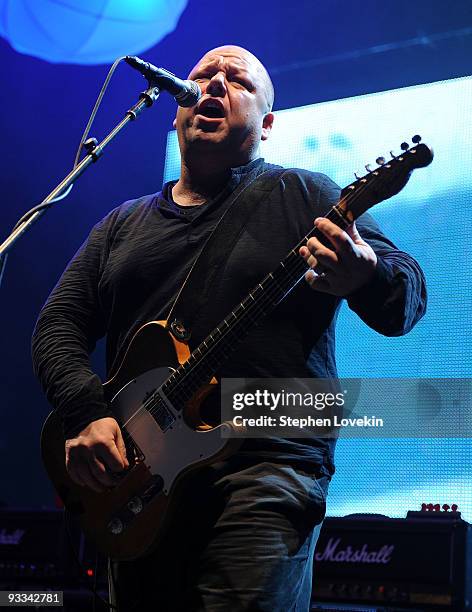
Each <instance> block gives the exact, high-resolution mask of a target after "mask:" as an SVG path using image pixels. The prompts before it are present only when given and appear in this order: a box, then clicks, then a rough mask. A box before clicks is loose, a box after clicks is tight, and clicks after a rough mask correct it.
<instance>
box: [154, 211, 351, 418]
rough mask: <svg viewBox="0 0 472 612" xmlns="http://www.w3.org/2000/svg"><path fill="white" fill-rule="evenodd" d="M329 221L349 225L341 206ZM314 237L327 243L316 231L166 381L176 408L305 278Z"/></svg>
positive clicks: (164, 389) (165, 387) (166, 390)
mask: <svg viewBox="0 0 472 612" xmlns="http://www.w3.org/2000/svg"><path fill="white" fill-rule="evenodd" d="M326 218H327V219H329V220H330V221H332V222H333V223H335V224H336V225H338V226H339V227H342V228H343V229H344V228H345V227H346V226H347V225H348V223H347V222H346V220H345V219H344V217H343V215H342V214H341V212H340V210H339V208H338V206H334V207H333V208H332V209H331V210H330V212H329V213H328V214H327V215H326ZM313 236H315V237H317V238H318V239H321V240H325V237H324V235H323V234H322V233H321V232H320V231H319V230H318V229H317V228H315V227H313V229H312V230H311V231H310V232H309V233H308V234H307V235H306V236H304V237H303V238H302V239H301V240H300V242H299V243H298V244H297V245H296V246H295V247H294V248H293V249H292V250H291V251H290V252H289V253H288V255H287V256H286V257H285V259H283V260H282V261H281V262H280V263H279V264H278V266H277V267H276V268H275V270H273V271H272V272H270V273H269V274H268V275H267V276H266V277H265V278H264V279H263V280H262V281H261V282H260V283H259V284H258V285H257V286H256V287H254V289H253V290H252V291H251V292H250V293H249V294H248V295H247V297H246V298H245V299H244V300H243V301H242V302H240V303H239V304H238V305H237V306H236V307H235V308H234V309H233V310H232V311H231V312H230V313H229V315H228V316H227V317H226V318H225V319H224V320H223V321H222V322H221V323H220V324H219V325H218V326H217V327H216V328H215V329H214V330H213V331H212V332H211V333H210V334H209V335H208V336H207V337H206V338H205V340H203V342H201V344H200V345H199V346H198V347H197V348H196V349H195V350H194V351H193V352H192V354H191V355H190V357H189V358H188V360H187V361H186V362H185V363H183V364H182V365H181V366H180V367H179V368H177V369H176V370H175V371H174V372H173V374H172V375H171V376H170V377H169V378H168V379H167V380H166V382H165V383H164V385H163V387H162V391H163V392H164V393H165V395H166V396H167V397H168V398H169V400H170V401H171V403H172V404H173V405H174V406H175V407H176V408H182V407H183V405H184V404H185V402H186V401H187V400H189V399H190V398H191V397H192V396H193V394H194V393H195V392H196V391H197V390H198V389H199V388H200V387H201V386H202V385H203V384H205V383H207V382H209V381H210V380H211V378H212V377H213V376H214V374H215V372H217V371H218V370H219V368H220V367H221V366H222V365H223V364H224V363H225V361H226V360H227V359H228V358H229V357H230V356H231V354H232V353H233V352H234V350H235V349H236V348H237V346H238V345H239V343H240V342H241V341H242V340H243V339H244V338H245V337H246V336H247V334H248V333H249V332H250V330H251V329H252V328H253V327H255V326H256V325H257V324H258V323H259V322H260V321H261V320H262V319H263V318H264V317H266V316H267V315H268V314H269V313H270V312H272V310H273V309H274V308H275V307H276V306H277V305H278V304H279V303H280V302H281V301H282V300H283V299H284V298H285V297H286V296H287V295H288V294H289V293H290V292H291V291H292V289H293V288H294V287H295V286H296V285H297V283H298V282H299V281H300V280H301V279H302V278H303V277H304V275H305V273H306V272H307V270H308V266H307V264H306V262H305V260H304V259H303V258H302V257H301V256H300V254H299V249H300V247H301V246H303V245H305V244H306V242H307V240H308V239H309V238H311V237H313Z"/></svg>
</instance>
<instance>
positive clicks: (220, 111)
mask: <svg viewBox="0 0 472 612" xmlns="http://www.w3.org/2000/svg"><path fill="white" fill-rule="evenodd" d="M197 114H198V115H203V116H204V117H207V118H208V119H222V118H223V117H224V116H225V111H224V108H223V105H222V104H221V102H219V101H214V100H210V99H206V100H204V101H203V102H202V103H201V104H200V106H199V107H198V109H197Z"/></svg>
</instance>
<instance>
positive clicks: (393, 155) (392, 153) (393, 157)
mask: <svg viewBox="0 0 472 612" xmlns="http://www.w3.org/2000/svg"><path fill="white" fill-rule="evenodd" d="M390 155H391V156H392V159H395V157H396V155H395V153H394V152H393V151H390Z"/></svg>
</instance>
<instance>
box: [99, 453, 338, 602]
mask: <svg viewBox="0 0 472 612" xmlns="http://www.w3.org/2000/svg"><path fill="white" fill-rule="evenodd" d="M328 482H329V478H328V477H326V476H319V477H317V476H316V475H314V474H313V475H312V474H308V473H306V472H303V471H300V470H299V469H295V468H293V467H290V466H289V465H285V464H277V463H269V462H263V463H257V464H252V465H249V466H248V465H247V464H246V465H244V464H242V463H241V462H239V461H238V459H237V458H236V457H235V458H233V460H228V461H225V462H221V463H218V464H214V465H212V466H210V467H207V468H205V469H204V470H202V472H199V474H198V475H196V476H193V477H192V480H191V482H189V485H188V488H186V493H185V499H183V500H182V501H181V502H180V504H179V507H178V509H177V510H176V511H175V513H174V515H173V517H172V524H171V526H170V527H169V529H168V531H167V534H166V537H165V538H164V540H162V541H161V543H160V545H159V546H158V548H157V549H156V550H155V551H154V552H153V553H152V554H151V555H149V556H146V557H142V558H140V559H138V560H136V561H129V562H113V563H112V572H111V575H112V584H113V589H112V591H113V597H112V601H113V602H114V603H115V605H117V607H118V610H119V611H120V612H131V611H135V610H136V611H141V610H146V612H148V611H149V612H151V611H152V612H154V611H155V612H177V611H184V610H185V612H203V611H205V612H208V611H210V612H243V611H244V612H256V611H265V612H307V611H308V610H309V606H310V597H311V584H312V571H313V553H314V548H315V544H316V541H317V539H318V536H319V532H320V528H321V523H322V520H323V518H324V515H325V509H326V503H325V502H326V493H327V488H328Z"/></svg>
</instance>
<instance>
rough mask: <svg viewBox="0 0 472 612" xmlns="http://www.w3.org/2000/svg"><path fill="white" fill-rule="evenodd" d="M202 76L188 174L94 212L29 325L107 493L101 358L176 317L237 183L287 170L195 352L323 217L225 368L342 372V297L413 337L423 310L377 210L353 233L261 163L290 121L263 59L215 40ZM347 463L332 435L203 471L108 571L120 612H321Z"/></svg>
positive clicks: (84, 481)
mask: <svg viewBox="0 0 472 612" xmlns="http://www.w3.org/2000/svg"><path fill="white" fill-rule="evenodd" d="M189 79H191V80H193V81H195V82H196V83H197V84H198V85H199V87H200V88H201V91H202V97H201V98H200V100H199V101H198V102H197V103H196V104H195V105H194V106H190V107H186V108H184V107H179V108H178V109H177V114H176V117H175V121H174V127H175V128H176V130H177V132H178V138H179V146H180V153H181V172H180V177H179V179H178V180H177V181H172V182H169V183H167V184H165V185H164V186H163V188H162V191H160V192H159V193H156V194H153V195H147V196H143V197H140V198H138V199H135V200H132V201H128V202H126V203H124V204H122V205H121V206H119V207H118V208H116V209H114V210H112V211H111V212H110V213H109V214H108V215H107V216H106V217H105V218H104V219H103V220H102V221H100V222H98V223H97V225H96V226H95V227H94V228H93V229H92V231H91V233H90V236H89V237H88V239H87V240H86V242H85V243H84V244H83V245H82V247H81V248H80V249H79V251H78V252H77V254H76V255H75V257H74V258H73V259H72V261H71V262H70V264H69V265H68V267H67V269H66V270H65V272H64V273H63V275H62V277H61V278H60V280H59V282H58V284H57V286H56V287H55V288H54V290H53V291H52V293H51V295H50V297H49V299H48V301H47V302H46V305H45V306H44V308H43V309H42V311H41V313H40V315H39V318H38V322H37V325H36V329H35V332H34V336H33V360H34V366H35V370H36V372H37V374H38V376H39V379H40V381H41V383H42V386H43V388H44V390H45V392H46V394H47V396H48V398H49V400H50V402H51V403H52V404H53V406H54V407H55V408H56V410H58V411H59V413H60V414H61V416H62V420H63V424H64V437H65V444H66V455H67V463H66V464H67V469H68V471H69V474H70V475H71V477H72V478H73V479H74V480H75V481H76V482H77V483H79V484H81V485H82V486H84V487H89V488H91V489H94V490H95V491H103V490H104V489H106V488H108V487H113V486H114V485H115V482H116V480H115V479H114V478H113V473H114V472H119V471H120V470H123V469H124V468H125V467H126V466H127V463H128V459H127V457H126V450H125V445H124V443H123V439H122V436H121V431H120V428H119V427H118V424H117V422H116V421H115V420H114V418H113V417H112V413H111V412H110V409H109V407H108V405H107V403H106V401H105V399H104V395H103V390H102V384H101V381H100V379H99V378H98V376H97V375H96V374H95V373H94V372H93V371H92V369H91V365H90V360H89V353H90V352H91V350H92V349H93V347H94V345H95V342H96V341H97V340H98V339H99V338H101V337H103V336H105V335H106V338H107V371H108V374H109V375H110V376H111V375H113V373H114V372H115V371H116V369H117V367H119V364H120V362H121V360H122V358H123V355H124V352H125V350H126V347H127V345H128V343H129V341H130V339H131V337H132V336H133V334H134V333H135V332H136V330H137V329H138V328H139V327H140V326H141V325H142V324H144V323H146V322H148V321H151V320H163V319H166V318H167V317H168V315H169V311H170V309H171V306H172V304H173V302H174V300H175V298H176V295H177V293H178V292H179V289H180V287H181V286H182V283H183V282H184V280H185V278H186V277H187V274H188V273H189V270H190V268H191V266H192V263H193V262H194V260H195V258H196V257H197V256H198V254H199V252H200V250H201V249H202V247H203V245H204V243H205V241H206V240H207V238H208V236H209V235H210V233H211V232H212V231H213V230H214V229H215V226H216V224H217V223H218V221H219V220H220V218H221V217H222V215H223V214H224V213H225V211H226V210H227V208H228V206H229V205H230V203H231V202H232V196H233V195H234V194H235V193H236V192H237V190H238V189H240V196H239V197H240V200H239V201H238V204H242V203H243V202H244V200H243V198H244V197H245V195H244V194H245V193H248V192H249V191H250V189H251V188H252V187H253V186H254V185H255V184H257V182H258V181H260V180H262V178H263V173H264V172H265V171H266V170H271V171H274V170H278V169H279V170H280V172H279V175H278V178H277V180H275V182H274V184H273V185H272V187H271V189H270V192H269V193H268V194H267V195H266V197H263V198H262V197H261V199H260V201H259V202H258V203H256V204H255V207H256V208H255V210H254V211H252V212H251V214H250V215H249V216H248V218H247V219H246V220H244V221H243V220H241V224H242V230H241V232H240V233H239V235H238V239H237V241H236V243H235V245H234V248H233V249H232V251H231V252H230V253H222V254H221V256H222V264H221V269H220V270H218V272H217V274H218V277H217V278H218V283H217V284H216V285H214V286H213V290H212V294H211V299H210V300H208V302H207V304H206V306H205V308H204V309H202V311H201V312H200V313H199V315H198V316H197V318H196V320H195V322H194V325H193V329H192V335H191V337H190V340H189V344H190V347H191V349H192V350H193V349H194V348H195V347H196V346H198V344H199V343H200V342H201V341H202V340H203V339H204V338H205V337H206V336H207V334H208V333H209V332H210V331H211V330H212V329H213V328H214V327H215V326H216V325H217V324H218V323H219V322H220V321H221V320H222V319H224V317H225V316H227V314H228V313H229V312H230V311H231V309H232V308H233V307H234V305H235V304H237V303H238V302H239V301H240V300H241V299H242V298H244V297H245V295H246V294H247V293H248V292H249V291H250V290H251V289H252V288H253V287H254V286H256V285H257V283H258V282H260V280H261V279H262V278H263V277H264V275H265V274H267V273H268V272H269V271H271V270H272V269H273V268H274V267H275V266H276V265H277V263H278V262H279V261H280V260H282V259H283V258H284V257H285V256H286V254H287V253H288V252H289V251H290V249H291V248H293V246H294V245H295V244H297V242H298V241H299V239H300V237H301V236H303V235H305V234H306V233H307V232H308V231H309V229H310V228H311V227H312V225H313V222H315V224H316V225H317V226H318V228H319V230H320V231H321V232H322V234H323V235H324V237H325V240H324V241H319V240H318V239H316V238H310V240H309V241H308V242H307V244H306V246H304V247H302V248H301V249H300V257H301V258H303V259H304V260H305V261H306V262H307V264H308V266H309V268H311V270H310V271H309V272H307V275H306V282H301V283H299V284H298V285H297V287H296V288H295V289H294V290H293V291H292V293H291V294H290V295H289V296H288V297H287V298H286V300H285V301H284V302H283V303H282V304H280V305H279V306H278V307H277V308H276V309H275V311H273V312H272V314H270V315H269V316H268V317H267V318H266V319H265V320H264V322H263V323H262V324H261V325H260V326H259V327H256V328H255V329H253V331H252V332H250V333H249V335H248V336H247V337H246V339H245V340H244V341H243V342H242V343H241V345H240V346H239V348H238V349H237V350H236V352H234V353H233V354H232V356H231V357H230V358H229V359H228V361H227V363H226V364H225V365H224V366H223V367H222V368H221V370H220V371H218V372H217V376H218V377H225V376H226V377H252V378H259V377H261V378H263V377H285V378H287V377H336V375H337V372H336V363H335V340H334V338H335V336H334V327H335V321H336V314H337V312H338V309H339V306H340V303H341V301H342V300H343V299H345V300H346V301H347V303H348V305H349V307H350V308H351V309H352V310H353V311H355V312H356V313H357V314H358V315H359V317H360V318H361V319H362V320H363V321H364V322H365V323H366V324H367V325H369V326H370V327H371V328H373V329H374V330H376V331H377V332H379V333H381V334H385V335H388V336H398V335H402V334H406V333H407V332H408V331H409V330H410V329H412V327H413V326H414V325H415V324H416V322H417V321H418V320H419V319H420V318H421V317H422V316H423V314H424V312H425V308H426V290H425V282H424V277H423V274H422V271H421V269H420V267H419V265H418V263H417V262H416V261H415V260H414V259H413V258H412V257H410V256H409V255H407V254H406V253H403V252H401V251H399V250H398V249H397V248H396V247H395V246H394V244H393V243H392V242H391V241H390V240H389V239H388V238H386V237H385V236H384V235H383V233H382V232H381V230H380V229H379V227H378V226H377V224H376V223H375V222H374V220H373V218H372V217H371V216H370V215H369V214H364V215H362V216H361V217H360V218H359V219H358V221H357V224H353V225H352V226H351V227H350V228H349V229H348V231H347V232H344V231H342V230H341V229H339V228H338V226H337V225H335V224H333V223H331V222H330V221H328V220H327V219H321V217H322V216H323V215H325V214H326V213H327V212H328V210H329V209H330V207H331V206H333V205H334V204H335V203H336V202H337V201H338V199H339V195H340V190H339V188H338V186H337V185H335V184H334V183H333V182H332V181H331V180H330V179H329V178H328V177H326V176H324V175H322V174H319V173H314V172H309V171H306V170H299V169H287V170H283V169H280V168H279V167H276V166H273V165H271V164H268V163H266V162H265V161H264V160H263V159H261V158H260V157H259V154H258V148H259V143H260V142H261V141H263V140H266V139H267V138H269V137H270V134H271V130H272V129H273V128H274V129H276V127H274V126H275V125H276V121H274V115H273V113H272V105H273V100H274V90H273V86H272V82H271V79H270V77H269V75H268V73H267V70H266V69H265V67H264V66H263V65H262V63H261V62H260V61H259V60H258V59H257V58H256V57H255V56H254V55H253V54H252V53H250V52H249V51H247V50H245V49H242V48H240V47H237V46H223V47H219V48H217V49H213V50H212V51H209V52H208V53H207V54H206V55H205V56H204V57H203V58H202V59H201V60H200V61H199V62H198V63H197V65H196V66H195V68H193V70H192V71H191V73H190V75H189ZM295 85H296V84H294V86H295ZM241 186H243V187H244V188H245V189H246V191H241ZM359 350H362V347H361V346H359ZM333 473H334V440H331V439H325V438H323V439H321V438H309V439H297V440H289V439H281V438H277V437H272V438H264V439H260V440H259V439H248V440H245V441H244V443H243V445H242V447H241V448H240V450H239V451H238V452H237V453H236V454H234V455H233V456H232V457H230V458H229V459H225V460H221V461H219V462H217V463H214V464H212V465H209V466H207V467H205V468H203V469H202V470H201V471H199V472H198V473H197V474H196V475H194V476H192V479H191V480H190V481H189V482H188V483H187V487H186V493H185V496H184V498H183V499H182V501H181V502H180V503H179V506H178V509H177V510H176V511H175V512H174V513H173V516H172V520H171V522H170V524H169V525H168V528H167V532H166V534H167V535H166V536H165V538H164V539H163V540H162V541H161V542H160V544H159V546H158V547H157V548H156V550H155V551H154V552H153V553H152V554H150V555H147V556H145V557H142V558H139V559H137V560H135V561H129V562H113V563H112V564H111V565H112V572H111V584H112V589H111V590H112V597H113V602H114V604H115V606H117V609H118V610H119V611H120V612H123V611H126V612H128V611H132V610H136V611H142V610H160V611H162V612H164V611H165V612H176V611H178V610H182V611H184V610H185V611H186V612H191V611H193V612H196V611H203V610H205V611H212V612H223V611H225V612H227V611H231V612H242V611H247V612H255V611H257V610H261V611H262V610H264V611H266V612H267V611H270V612H288V611H290V610H292V611H295V610H297V611H300V612H302V611H303V612H307V611H308V610H309V605H310V594H311V584H312V561H313V551H314V547H315V543H316V540H317V538H318V534H319V531H320V527H321V523H322V521H323V518H324V515H325V507H326V496H327V491H328V483H329V481H330V479H331V477H332V476H333Z"/></svg>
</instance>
